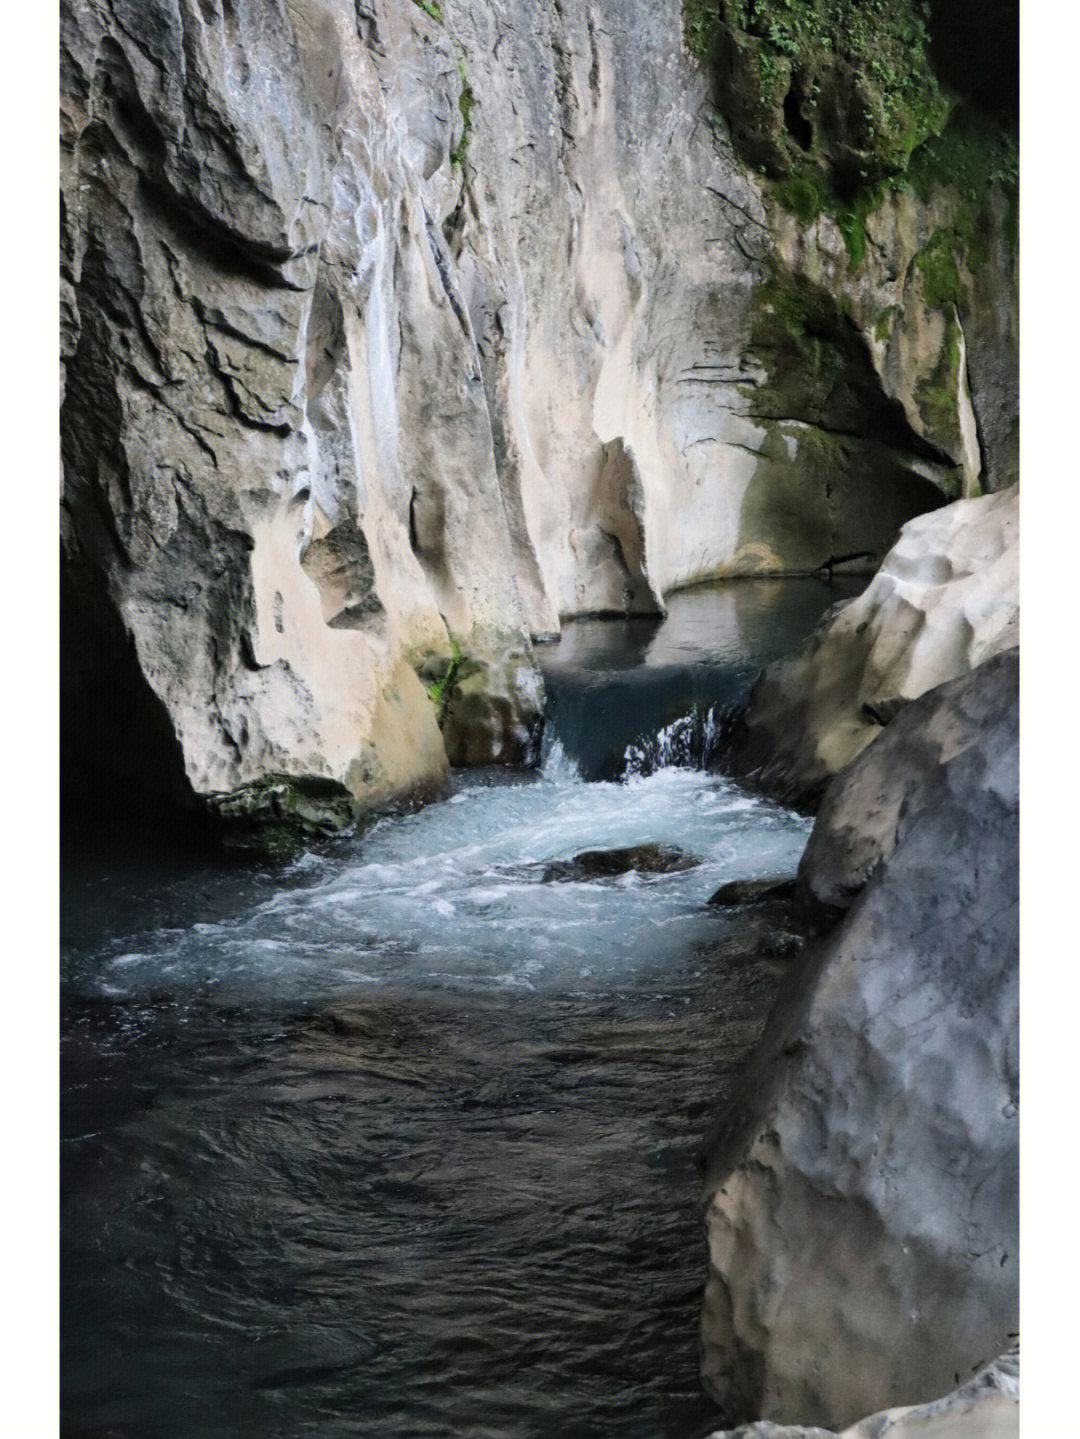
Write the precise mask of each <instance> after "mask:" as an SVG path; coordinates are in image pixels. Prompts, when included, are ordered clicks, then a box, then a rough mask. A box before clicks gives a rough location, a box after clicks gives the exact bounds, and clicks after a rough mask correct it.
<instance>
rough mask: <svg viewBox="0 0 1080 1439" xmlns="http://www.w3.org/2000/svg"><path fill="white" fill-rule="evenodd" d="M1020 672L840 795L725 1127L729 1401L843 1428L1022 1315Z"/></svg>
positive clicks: (992, 669)
mask: <svg viewBox="0 0 1080 1439" xmlns="http://www.w3.org/2000/svg"><path fill="white" fill-rule="evenodd" d="M1017 675H1018V657H1017V655H1016V654H1015V653H1014V654H1009V655H1002V656H1000V657H999V658H998V659H996V660H994V661H992V662H991V663H989V664H987V665H985V666H983V667H982V668H981V669H977V670H975V671H974V672H973V673H971V674H969V675H967V676H964V677H962V678H960V679H958V680H956V681H954V682H952V683H951V684H948V685H944V686H942V687H941V688H939V689H936V690H934V691H932V692H930V693H928V694H926V695H924V696H922V698H920V699H918V700H915V701H914V702H913V703H912V704H911V705H910V706H909V707H908V708H907V709H906V710H905V712H904V713H903V714H901V715H900V716H898V717H897V719H896V720H895V721H894V722H893V724H892V725H891V726H890V727H889V729H888V730H886V731H885V732H884V733H883V735H882V738H881V740H880V741H878V742H877V743H875V744H874V745H873V746H872V747H871V748H870V749H868V750H867V751H866V752H865V753H864V754H862V755H861V756H860V757H859V759H858V760H857V761H856V762H855V763H854V764H852V765H851V766H850V767H849V768H848V769H846V770H845V771H844V772H843V773H842V774H840V775H839V776H837V778H836V779H835V780H834V781H833V785H832V787H831V788H830V790H829V792H828V794H827V796H826V800H825V803H824V804H823V807H822V815H821V817H820V818H819V821H818V824H817V826H815V833H814V836H813V837H812V839H811V842H810V846H809V847H808V852H807V858H806V861H805V863H804V869H803V879H804V881H805V882H806V883H807V884H808V885H809V887H810V888H811V890H812V891H814V890H816V891H817V892H819V893H821V894H824V895H827V896H828V897H829V899H830V900H832V901H834V902H843V903H849V902H850V903H851V908H850V911H849V912H848V914H847V916H846V918H845V919H844V921H843V922H842V923H841V924H840V925H839V926H838V927H837V928H836V929H835V930H834V931H833V932H832V934H831V935H829V937H828V938H827V939H825V940H823V941H822V942H821V944H820V945H819V946H818V948H817V950H816V952H815V953H814V954H811V955H809V956H808V957H807V962H806V963H804V964H803V965H801V966H800V970H799V971H798V972H797V973H793V974H790V975H789V977H788V979H787V981H786V983H785V988H784V990H782V992H781V995H780V998H779V1000H778V1002H777V1005H776V1007H775V1009H774V1011H773V1015H772V1017H771V1018H770V1021H769V1027H768V1030H767V1032H766V1036H765V1039H764V1041H763V1044H762V1046H761V1048H760V1050H759V1051H758V1052H757V1054H756V1056H755V1058H754V1060H753V1062H752V1064H751V1066H750V1067H749V1069H748V1072H747V1075H746V1077H745V1081H744V1084H743V1088H742V1090H741V1093H740V1095H739V1096H738V1097H737V1098H736V1100H735V1102H734V1103H733V1104H732V1105H731V1106H730V1107H729V1108H728V1110H727V1112H726V1113H725V1115H724V1117H723V1120H722V1123H721V1124H720V1126H719V1127H718V1129H717V1131H716V1133H715V1134H714V1136H713V1138H712V1140H711V1142H710V1145H709V1148H708V1174H709V1178H708V1194H709V1205H708V1217H707V1226H708V1234H709V1250H710V1277H709V1282H708V1288H707V1293H706V1302H705V1311H704V1317H703V1342H704V1375H705V1380H706V1384H707V1386H708V1387H709V1389H710V1390H711V1392H712V1393H713V1394H714V1395H715V1397H716V1398H717V1399H718V1400H719V1402H720V1404H721V1406H722V1409H723V1411H724V1413H725V1416H726V1417H727V1418H728V1420H729V1422H731V1421H739V1420H740V1419H745V1418H750V1417H752V1416H755V1415H763V1416H765V1417H766V1418H767V1419H769V1420H772V1421H775V1422H777V1423H789V1424H799V1423H801V1424H811V1425H813V1424H819V1425H826V1426H831V1427H843V1426H844V1425H845V1424H849V1423H851V1422H853V1421H854V1420H855V1419H856V1418H857V1417H858V1416H859V1415H860V1414H866V1413H869V1412H873V1411H875V1410H878V1409H881V1408H882V1407H884V1406H888V1405H897V1404H911V1403H915V1402H918V1401H921V1400H922V1399H923V1398H925V1396H926V1395H927V1394H934V1393H939V1394H940V1393H945V1392H946V1391H948V1390H949V1389H950V1387H951V1386H952V1385H953V1384H954V1383H955V1376H956V1375H957V1374H960V1375H963V1374H965V1373H970V1372H971V1370H972V1369H973V1367H976V1366H977V1365H979V1364H980V1363H984V1362H985V1361H986V1358H987V1356H988V1355H991V1354H995V1353H1000V1352H1002V1351H1004V1350H1005V1349H1006V1348H1007V1346H1008V1342H1009V1336H1010V1334H1012V1333H1014V1332H1015V1331H1016V1330H1017V1328H1018V1323H1017V1305H1018V1294H1017V1189H1018V1172H1017V1138H1018V1136H1017V1128H1018V1124H1017V1114H1018V1077H1017V1059H1018V1054H1017V1044H1018V1024H1017V1019H1018V1016H1017V1002H1018V994H1017V880H1018V875H1017V767H1018V761H1017V713H1018V695H1017ZM860 885H862V888H859V886H860ZM872 1432H877V1431H876V1430H875V1431H872ZM898 1432H904V1431H903V1430H902V1429H900V1430H898ZM930 1432H932V1431H930Z"/></svg>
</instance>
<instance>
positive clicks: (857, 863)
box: [60, 0, 1019, 1439]
mask: <svg viewBox="0 0 1080 1439" xmlns="http://www.w3.org/2000/svg"><path fill="white" fill-rule="evenodd" d="M1017 29H1018V18H1017V9H1016V6H1015V5H1012V6H1010V5H1009V4H1008V3H1007V0H995V3H994V4H991V5H989V6H983V7H979V9H978V12H977V13H976V12H975V10H974V8H973V7H972V6H971V5H970V4H968V3H967V0H930V3H927V4H923V3H921V0H867V3H866V4H856V3H855V0H775V3H771V0H769V3H767V0H438V3H436V0H354V3H346V0H259V3H258V4H244V3H242V0H142V3H139V4H133V3H131V0H64V3H63V5H62V12H61V62H62V64H61V141H62V144H61V219H62V234H61V357H62V371H63V373H62V387H61V414H60V425H61V453H62V463H63V492H62V501H61V540H62V559H61V576H62V598H61V636H60V639H61V688H62V710H61V728H62V752H61V771H62V800H63V815H62V824H63V834H64V846H65V851H64V853H65V861H64V864H65V879H64V889H63V904H64V918H63V928H64V939H63V955H62V995H63V1001H62V1010H63V1033H62V1047H63V1061H64V1066H63V1067H64V1079H63V1084H62V1090H63V1115H64V1118H63V1128H62V1133H63V1145H64V1148H63V1165H64V1177H65V1189H64V1209H63V1224H64V1238H63V1246H64V1247H63V1266H64V1276H65V1280H64V1282H65V1299H64V1313H63V1336H64V1338H63V1343H64V1360H63V1404H64V1429H63V1432H64V1433H65V1434H69V1435H70V1436H71V1439H75V1436H82V1439H88V1436H91V1435H92V1436H96V1439H104V1436H111V1439H116V1436H119V1439H128V1436H135V1435H138V1436H139V1439H181V1436H183V1439H211V1436H212V1439H242V1436H247V1435H254V1434H256V1433H258V1434H259V1435H260V1436H261V1439H268V1436H276V1435H279V1436H281V1439H293V1436H296V1435H299V1434H308V1433H310V1434H319V1435H320V1436H327V1439H329V1436H338V1435H340V1436H364V1439H367V1436H376V1435H386V1436H393V1435H404V1434H430V1435H433V1436H434V1435H451V1434H454V1435H457V1434H461V1433H472V1434H476V1435H477V1436H482V1439H525V1436H540V1435H567V1436H582V1439H585V1436H590V1439H591V1436H600V1435H607V1434H615V1433H619V1434H621V1435H622V1434H625V1435H631V1436H633V1435H640V1436H641V1439H646V1436H654V1435H663V1436H670V1439H703V1436H705V1435H711V1434H714V1433H715V1434H719V1433H721V1432H724V1433H727V1432H737V1433H739V1434H744V1435H747V1436H749V1435H754V1434H761V1435H763V1436H764V1435H766V1434H768V1435H777V1434H780V1433H788V1432H790V1433H792V1434H793V1435H794V1434H801V1433H805V1434H807V1435H813V1434H822V1433H826V1432H829V1433H833V1432H835V1433H840V1432H841V1431H843V1433H845V1434H847V1435H849V1436H852V1439H854V1436H861V1435H863V1434H864V1433H865V1434H867V1435H868V1434H870V1433H874V1434H885V1433H893V1432H895V1433H896V1434H897V1436H898V1439H899V1436H900V1435H902V1434H903V1435H906V1434H909V1433H911V1434H915V1433H919V1434H923V1433H925V1434H926V1435H927V1436H928V1439H929V1436H933V1435H936V1434H938V1433H940V1434H941V1435H945V1434H946V1433H947V1434H950V1435H953V1434H955V1435H971V1436H972V1439H975V1436H977V1435H984V1434H993V1435H997V1434H999V1433H1000V1434H1002V1435H1005V1434H1012V1433H1015V1432H1016V1398H1017V1366H1016V1361H1015V1354H1014V1352H1013V1346H1014V1342H1015V1340H1016V1337H1017V1330H1018V1327H1019V1326H1018V1298H1017V1235H1016V1225H1017V1221H1016V1209H1017V1167H1016V1166H1017V1108H1018V1094H1017V1068H1016V1067H1017V1032H1016V1024H1017V1016H1016V1010H1017V999H1016V978H1017V973H1016V960H1017V934H1016V911H1017V900H1016V878H1017V875H1016V870H1017V863H1016V851H1017V837H1016V819H1017V786H1016V774H1017V760H1016V746H1017V673H1018V642H1019V632H1018V599H1017V548H1018V470H1019V451H1018V383H1017V340H1018V261H1017V215H1018V206H1017V148H1016V127H1017V117H1016V102H1017V76H1016V55H1017ZM703 1186H704V1187H703ZM703 1220H704V1228H703V1227H702V1223H703ZM869 1416H874V1417H872V1418H871V1417H869ZM724 1425H727V1426H729V1427H728V1429H727V1430H725V1429H723V1426H724ZM732 1425H743V1426H744V1427H743V1428H741V1429H736V1430H731V1428H730V1426H732ZM785 1425H787V1426H811V1427H809V1428H806V1427H803V1428H799V1427H794V1428H790V1429H784V1428H782V1427H781V1428H778V1427H774V1426H785ZM813 1426H817V1427H816V1428H814V1427H813ZM845 1426H846V1427H845ZM852 1426H854V1427H852Z"/></svg>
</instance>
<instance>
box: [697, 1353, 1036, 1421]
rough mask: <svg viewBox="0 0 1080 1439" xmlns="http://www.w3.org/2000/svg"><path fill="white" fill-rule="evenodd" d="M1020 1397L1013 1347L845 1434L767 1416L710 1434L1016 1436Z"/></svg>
mask: <svg viewBox="0 0 1080 1439" xmlns="http://www.w3.org/2000/svg"><path fill="white" fill-rule="evenodd" d="M1019 1400H1020V1365H1019V1351H1018V1350H1011V1351H1010V1352H1009V1353H1007V1354H1003V1355H1002V1356H1001V1358H1000V1359H995V1360H994V1362H993V1363H992V1364H988V1365H986V1366H985V1367H984V1368H982V1369H980V1370H979V1372H978V1373H977V1374H976V1375H975V1376H974V1377H973V1378H971V1379H969V1380H968V1381H967V1382H966V1383H964V1384H960V1385H959V1386H958V1387H957V1388H956V1389H954V1390H953V1391H952V1392H951V1393H949V1394H946V1395H945V1396H944V1397H943V1398H941V1399H933V1400H931V1401H930V1402H929V1403H926V1404H913V1405H907V1406H905V1407H904V1408H902V1409H887V1410H884V1411H883V1412H881V1413H879V1414H871V1415H869V1416H868V1417H867V1418H866V1419H860V1420H859V1421H858V1422H857V1423H855V1424H852V1425H851V1426H850V1427H849V1428H847V1429H845V1430H844V1431H843V1433H842V1434H839V1435H838V1434H837V1433H836V1432H835V1430H832V1429H817V1428H810V1429H807V1428H805V1427H804V1426H803V1425H801V1424H796V1425H787V1424H772V1423H770V1422H769V1421H768V1420H762V1421H761V1422H760V1423H757V1424H743V1425H740V1426H739V1428H738V1429H724V1430H718V1431H717V1432H716V1433H715V1434H711V1435H710V1436H709V1439H1015V1436H1016V1435H1018V1434H1019V1432H1020V1403H1019Z"/></svg>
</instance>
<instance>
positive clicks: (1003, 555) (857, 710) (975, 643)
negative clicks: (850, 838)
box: [735, 486, 1020, 806]
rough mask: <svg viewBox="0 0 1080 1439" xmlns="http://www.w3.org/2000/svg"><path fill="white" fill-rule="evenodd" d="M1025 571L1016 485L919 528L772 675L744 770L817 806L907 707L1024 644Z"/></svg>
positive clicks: (746, 739)
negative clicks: (1022, 582) (1021, 583)
mask: <svg viewBox="0 0 1080 1439" xmlns="http://www.w3.org/2000/svg"><path fill="white" fill-rule="evenodd" d="M1018 570H1019V497H1018V490H1017V489H1016V487H1015V486H1014V487H1013V488H1011V489H1008V490H1004V491H1002V492H1001V493H1000V494H996V495H988V496H984V497H982V498H979V499H973V500H960V501H958V502H957V503H956V504H953V505H949V506H947V507H946V508H945V509H941V510H937V511H935V512H934V513H933V514H928V515H922V516H920V517H919V518H918V519H916V520H912V521H910V522H909V523H908V524H907V525H905V526H904V529H903V531H902V533H901V536H900V539H899V541H898V542H897V544H896V545H895V546H894V547H893V549H892V550H890V552H889V554H888V555H887V556H886V557H885V560H884V562H883V564H882V566H881V569H880V570H879V571H878V572H877V574H876V575H875V576H874V578H873V580H872V581H871V583H870V585H869V586H868V588H867V589H866V590H865V591H864V592H863V593H862V594H861V595H860V596H859V597H858V598H857V599H854V600H852V601H851V602H850V603H849V604H846V605H844V606H843V607H842V608H841V609H840V610H838V611H836V612H834V613H833V614H832V615H829V616H826V618H825V620H824V621H823V622H822V624H821V626H820V627H819V629H818V630H817V632H816V633H815V634H814V635H813V636H812V637H811V639H810V640H809V641H808V642H807V644H806V645H805V646H804V647H803V649H802V651H801V652H800V653H799V654H798V655H796V656H795V657H794V658H792V659H790V660H782V661H780V662H779V663H778V664H776V665H773V666H771V667H770V668H769V669H768V670H766V671H765V673H764V675H763V676H762V678H761V679H760V680H759V682H758V684H757V686H756V687H755V689H754V692H753V694H752V695H751V698H750V705H749V707H748V710H747V713H746V717H745V721H744V726H743V731H742V734H741V736H740V737H739V739H738V741H737V744H736V755H735V763H736V765H737V767H738V768H739V769H740V770H741V771H742V772H744V773H749V774H752V775H753V776H754V778H755V782H756V783H757V784H759V785H760V786H761V787H763V788H765V789H767V790H768V791H769V792H770V793H774V794H776V795H778V796H780V797H781V798H784V799H786V800H787V801H788V802H791V803H798V804H804V805H810V806H814V805H816V804H817V802H818V801H819V800H820V798H821V795H822V794H823V792H824V790H825V786H826V784H827V783H828V781H829V779H830V778H831V777H832V776H833V775H834V774H836V773H837V771H839V770H841V769H842V768H843V767H844V765H846V764H847V763H848V762H849V761H850V760H852V759H854V757H855V756H856V755H857V754H859V753H860V752H861V751H862V750H863V749H865V748H866V746H867V745H869V744H870V743H871V742H874V741H878V739H879V736H882V735H883V734H886V733H888V732H889V731H890V730H891V729H892V727H893V725H894V724H896V723H899V720H898V719H896V718H895V716H896V715H898V714H900V712H901V710H902V709H903V706H904V703H905V702H906V701H908V700H911V699H914V698H915V697H916V696H918V695H921V694H924V693H925V692H926V691H927V690H929V689H932V688H934V687H935V686H936V685H940V684H944V683H945V682H946V681H947V680H950V679H953V678H955V677H957V676H959V675H963V674H966V673H967V672H968V671H970V670H972V669H974V668H976V667H977V666H978V665H980V664H983V663H984V662H985V661H986V660H988V659H990V658H992V657H993V656H994V655H996V654H999V653H1001V652H1002V651H1004V650H1008V649H1011V648H1013V647H1014V646H1015V645H1017V644H1018V643H1019V638H1020V635H1019V626H1020V601H1019V588H1018ZM884 719H888V720H889V721H890V723H889V724H888V726H887V727H886V726H885V725H883V720H884Z"/></svg>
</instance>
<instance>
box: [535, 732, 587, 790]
mask: <svg viewBox="0 0 1080 1439" xmlns="http://www.w3.org/2000/svg"><path fill="white" fill-rule="evenodd" d="M539 768H540V773H541V775H543V777H544V779H546V780H550V781H551V783H552V784H580V783H581V770H580V769H579V768H578V766H577V763H576V762H575V761H574V760H572V759H571V758H570V756H569V755H568V754H567V753H566V749H565V747H564V746H563V742H562V740H561V739H559V737H558V735H557V734H556V733H555V730H554V729H553V728H552V726H551V725H545V726H544V737H543V740H542V741H541V744H540V766H539Z"/></svg>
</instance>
